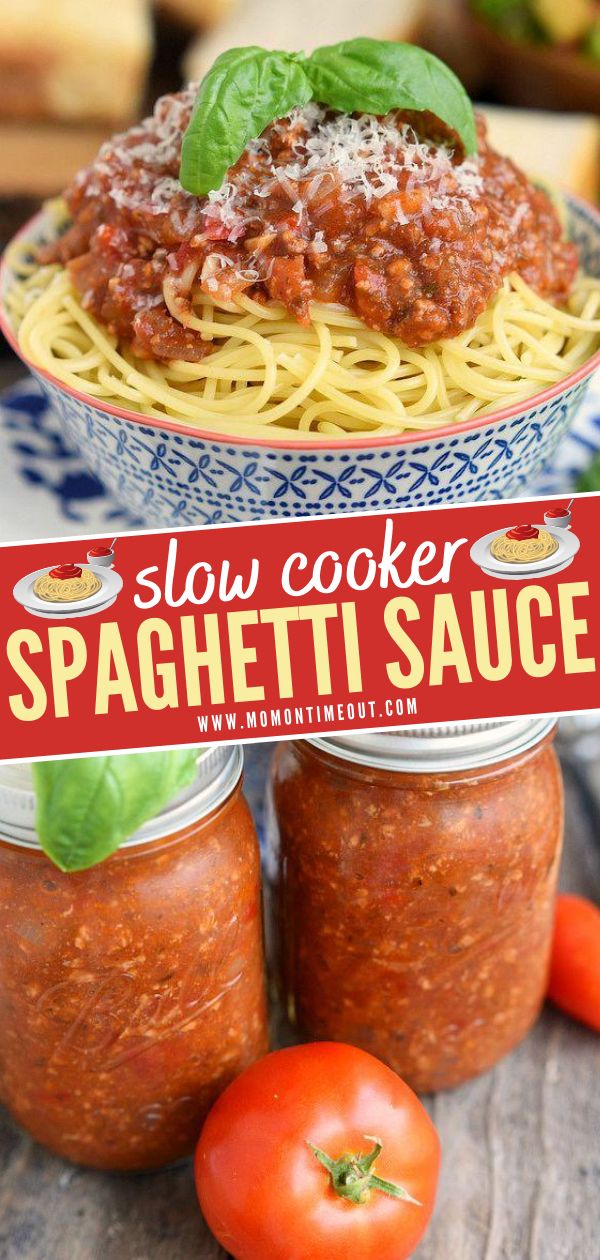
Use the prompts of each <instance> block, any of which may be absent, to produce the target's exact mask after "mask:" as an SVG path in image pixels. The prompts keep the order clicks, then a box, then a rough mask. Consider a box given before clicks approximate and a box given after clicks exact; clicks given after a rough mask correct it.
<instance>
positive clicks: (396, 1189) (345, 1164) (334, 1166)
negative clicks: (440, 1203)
mask: <svg viewBox="0 0 600 1260" xmlns="http://www.w3.org/2000/svg"><path fill="white" fill-rule="evenodd" d="M365 1141H366V1142H373V1143H374V1146H373V1149H372V1151H367V1153H366V1154H364V1155H363V1154H346V1155H340V1158H339V1159H332V1158H331V1156H330V1155H327V1154H326V1152H325V1151H322V1150H320V1149H319V1147H318V1146H313V1144H312V1142H307V1146H309V1147H310V1149H311V1151H312V1153H313V1155H314V1156H315V1158H316V1159H318V1161H319V1163H320V1164H322V1165H323V1168H326V1169H327V1172H328V1173H329V1176H330V1177H331V1186H332V1189H333V1190H334V1191H335V1193H336V1194H337V1195H339V1197H340V1198H341V1199H348V1201H349V1202H350V1203H366V1202H367V1201H368V1199H369V1198H370V1192H371V1191H372V1190H378V1191H379V1193H380V1194H389V1195H391V1197H392V1198H394V1199H405V1200H406V1202H408V1203H414V1204H416V1206H417V1207H422V1206H423V1205H422V1203H420V1202H419V1200H418V1199H413V1196H412V1194H409V1193H408V1190H405V1189H404V1187H403V1186H398V1185H396V1183H395V1182H394V1181H384V1179H383V1178H382V1177H377V1176H376V1174H375V1173H374V1172H373V1171H372V1169H373V1166H374V1164H375V1161H376V1160H377V1159H378V1158H379V1156H380V1155H381V1152H382V1150H383V1146H382V1143H381V1142H380V1141H379V1139H378V1138H369V1137H366V1136H365Z"/></svg>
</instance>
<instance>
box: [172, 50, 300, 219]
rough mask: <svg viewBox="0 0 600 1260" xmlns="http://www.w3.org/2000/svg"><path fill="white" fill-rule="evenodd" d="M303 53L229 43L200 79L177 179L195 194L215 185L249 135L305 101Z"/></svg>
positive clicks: (221, 178) (206, 191)
mask: <svg viewBox="0 0 600 1260" xmlns="http://www.w3.org/2000/svg"><path fill="white" fill-rule="evenodd" d="M304 66H305V58H304V54H303V53H285V52H271V51H268V50H267V49H266V48H256V47H251V48H230V49H229V51H228V52H225V53H222V54H221V56H220V57H217V60H216V61H215V64H214V66H213V67H212V69H211V70H209V72H208V74H207V75H206V76H205V78H204V79H203V80H202V83H201V84H200V89H199V92H198V96H197V98H196V103H195V106H194V111H193V114H192V117H191V119H190V123H189V126H188V129H187V131H186V133H185V136H184V138H183V145H182V150H181V170H180V173H179V179H180V182H181V184H182V185H183V187H184V188H185V189H187V191H188V192H191V193H195V194H196V196H198V197H201V196H203V195H204V194H205V193H208V192H211V190H212V189H215V188H220V187H221V185H222V183H223V180H224V178H225V176H226V174H227V171H228V170H229V168H230V167H231V166H233V165H234V163H235V162H237V160H238V158H239V157H240V156H241V154H242V153H243V151H244V149H245V148H246V145H247V143H248V141H249V140H253V139H255V138H256V137H257V136H260V135H261V133H262V132H263V131H264V129H265V127H267V126H268V124H269V123H271V122H273V121H274V119H276V118H282V117H283V116H284V115H285V114H289V113H290V111H291V110H292V109H294V107H295V106H297V105H300V106H301V105H306V104H307V102H308V101H310V99H311V96H312V89H311V86H310V83H309V81H308V78H307V76H306V73H305V70H304Z"/></svg>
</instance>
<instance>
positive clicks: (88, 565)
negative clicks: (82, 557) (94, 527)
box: [13, 547, 123, 621]
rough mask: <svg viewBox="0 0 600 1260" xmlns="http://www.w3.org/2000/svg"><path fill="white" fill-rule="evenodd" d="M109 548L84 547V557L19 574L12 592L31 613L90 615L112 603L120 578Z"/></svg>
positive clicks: (60, 617) (55, 616) (61, 616)
mask: <svg viewBox="0 0 600 1260" xmlns="http://www.w3.org/2000/svg"><path fill="white" fill-rule="evenodd" d="M113 559H114V551H113V550H112V548H102V547H96V548H92V549H91V550H90V551H88V555H87V560H86V561H77V562H75V563H70V564H58V565H49V566H47V567H46V568H43V569H36V570H35V571H34V572H33V573H27V574H26V576H25V577H23V578H20V580H19V581H18V582H17V583H16V585H15V587H14V589H13V595H14V597H15V599H16V601H17V603H18V604H21V606H22V607H23V608H25V610H26V611H27V612H28V613H31V616H32V617H47V618H50V619H55V620H56V619H58V620H63V619H65V620H66V619H68V620H69V621H70V620H71V619H72V618H74V617H91V616H93V614H94V613H100V612H104V611H105V610H106V609H107V608H110V606H111V604H114V602H115V600H116V598H117V596H118V595H119V593H120V591H121V590H122V589H123V579H122V577H121V576H120V574H118V573H116V572H115V570H114V568H113V567H112V560H113Z"/></svg>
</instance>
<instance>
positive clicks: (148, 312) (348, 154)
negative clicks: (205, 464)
mask: <svg viewBox="0 0 600 1260" xmlns="http://www.w3.org/2000/svg"><path fill="white" fill-rule="evenodd" d="M194 95H195V94H194V90H193V89H187V90H186V91H184V92H181V93H178V94H176V95H172V96H167V97H163V98H162V99H161V100H160V101H159V102H158V103H157V106H156V109H155V112H154V115H153V116H152V117H150V118H148V119H146V120H145V121H144V122H142V123H141V124H139V125H138V126H136V127H134V128H132V129H131V130H130V131H129V132H127V133H125V134H123V135H121V136H117V137H116V138H115V139H113V140H111V141H109V142H107V143H106V144H105V145H104V146H103V148H102V149H101V151H100V153H99V156H98V158H97V159H96V161H95V162H94V163H93V164H92V166H90V167H89V168H88V169H87V170H85V171H83V172H82V173H81V174H80V175H79V176H77V177H76V179H75V181H74V183H73V184H72V186H71V188H70V189H69V191H68V193H67V204H68V207H69V211H70V214H71V217H72V226H71V227H69V229H68V230H67V231H66V233H65V234H64V235H63V236H62V238H61V239H60V240H59V241H58V242H57V243H55V244H53V245H51V246H49V247H47V248H46V249H45V251H44V252H43V255H42V257H43V259H44V260H45V261H61V262H63V263H67V264H68V266H69V269H70V272H71V276H72V279H73V283H74V285H75V287H76V288H77V290H78V292H79V293H80V295H81V298H82V301H83V304H84V306H85V308H86V309H87V310H89V311H90V312H92V314H93V315H94V316H96V318H97V319H98V320H99V321H101V322H102V323H103V324H104V325H106V326H107V327H108V329H109V330H110V331H111V332H112V333H113V334H114V335H115V336H116V337H118V338H119V339H120V340H122V341H125V342H128V343H130V344H131V346H132V349H133V351H134V353H135V354H137V355H138V356H141V357H147V358H154V359H158V360H169V359H173V358H183V359H187V360H197V359H200V358H202V357H203V356H204V355H205V354H206V353H208V352H209V350H210V346H209V345H208V344H207V343H206V342H203V341H202V340H201V338H200V336H199V334H198V333H197V332H195V331H194V330H192V329H189V328H187V327H185V326H184V323H182V322H181V319H180V318H178V315H179V311H177V310H175V311H173V304H172V303H171V304H170V306H171V310H169V309H168V307H167V305H166V303H165V300H164V297H163V284H164V282H165V280H166V279H167V278H169V277H170V278H171V279H172V280H174V281H175V282H176V288H177V290H178V294H179V301H180V302H181V303H183V306H181V308H180V309H181V310H183V311H185V309H186V303H189V299H190V295H191V291H192V288H194V289H195V291H196V293H197V291H198V289H200V290H201V291H203V292H204V293H206V294H207V295H208V296H209V297H212V298H214V299H216V300H223V301H226V302H227V301H231V300H232V299H235V298H236V297H237V296H238V295H239V294H240V293H241V292H246V293H248V294H249V295H250V296H251V297H253V298H255V299H258V300H259V301H265V300H271V299H273V300H278V301H280V302H282V303H283V304H284V306H285V307H286V308H287V310H288V311H289V312H290V314H291V315H292V316H293V317H294V318H295V319H297V320H298V321H299V322H300V323H302V324H307V323H308V322H309V321H310V303H311V301H320V302H336V303H341V304H343V305H344V306H345V307H347V308H348V309H350V310H351V311H353V312H354V313H355V314H356V315H358V316H359V317H360V319H361V320H362V321H363V322H364V323H365V324H366V325H368V326H369V327H371V328H374V329H377V330H379V331H382V332H385V333H389V334H392V335H394V336H396V337H398V338H400V339H401V340H403V341H404V342H405V343H407V344H408V345H409V346H419V345H425V344H427V343H428V342H431V341H434V340H438V339H439V338H444V337H452V336H455V335H456V334H458V333H460V332H462V331H463V330H465V329H468V328H470V327H472V325H473V324H474V323H475V321H476V319H477V317H478V315H479V314H480V313H481V312H482V311H484V310H485V308H486V306H487V305H488V303H489V301H490V299H491V298H492V297H493V295H494V294H495V293H496V291H497V290H498V288H499V287H500V285H501V282H502V279H503V277H504V276H506V275H507V274H508V273H510V272H511V271H513V270H516V271H518V272H519V273H520V275H521V276H522V277H523V279H524V280H525V281H526V282H527V283H528V284H530V285H531V286H532V287H533V288H534V289H536V290H537V292H538V293H540V294H541V295H543V296H545V297H546V298H548V299H549V300H550V301H552V302H555V303H561V302H563V301H564V300H565V299H566V297H567V296H568V293H569V290H570V287H571V284H572V281H573V279H574V276H575V272H576V269H577V255H576V250H575V247H574V246H573V245H571V244H569V243H567V241H565V239H564V238H563V235H562V230H561V225H560V222H559V219H558V216H557V214H556V212H555V210H554V207H553V205H552V203H551V201H550V199H549V197H548V196H547V195H546V193H545V192H543V191H542V190H540V189H538V188H535V187H534V186H533V185H532V184H531V183H530V182H529V181H528V180H527V178H526V177H525V175H524V174H522V173H521V172H520V171H519V170H518V169H517V167H515V166H514V165H513V163H512V162H510V161H509V160H508V159H507V158H504V157H501V156H500V155H499V154H497V153H496V152H494V150H493V149H492V148H491V147H490V146H489V145H488V143H487V140H486V135H485V125H484V123H483V121H481V120H479V122H478V132H479V153H478V156H477V157H476V158H474V159H468V160H462V155H461V153H460V152H455V151H453V149H452V147H451V143H450V139H449V137H448V136H447V135H446V136H445V135H444V134H443V131H442V129H441V124H439V122H437V121H436V119H434V118H433V117H432V116H431V115H411V114H406V113H393V114H389V115H387V116H386V117H384V118H375V117H371V116H348V115H345V114H339V113H336V112H335V111H331V110H329V111H327V110H325V109H323V108H322V107H320V106H318V105H308V106H305V107H304V109H303V110H297V111H294V112H293V113H292V114H291V115H290V116H289V117H288V118H286V119H283V120H280V121H278V122H276V123H273V124H272V125H271V126H269V127H268V128H267V129H266V131H265V132H264V133H263V135H262V136H261V137H260V138H259V139H258V140H256V141H251V142H250V143H249V145H248V146H247V149H246V150H245V152H244V154H243V155H242V157H241V158H240V159H239V161H238V162H237V164H236V165H235V166H234V167H233V168H232V169H231V170H230V172H229V175H228V179H227V181H226V183H225V184H224V186H223V188H222V189H220V190H219V191H218V192H215V193H211V194H209V196H208V197H202V198H197V197H194V196H192V195H191V194H189V193H187V192H185V191H184V190H183V188H182V187H181V185H180V184H179V182H178V171H179V161H180V152H181V141H182V137H183V133H184V131H185V128H186V126H187V123H188V121H189V118H190V114H191V109H192V105H193V101H194ZM187 309H189V305H188V307H187Z"/></svg>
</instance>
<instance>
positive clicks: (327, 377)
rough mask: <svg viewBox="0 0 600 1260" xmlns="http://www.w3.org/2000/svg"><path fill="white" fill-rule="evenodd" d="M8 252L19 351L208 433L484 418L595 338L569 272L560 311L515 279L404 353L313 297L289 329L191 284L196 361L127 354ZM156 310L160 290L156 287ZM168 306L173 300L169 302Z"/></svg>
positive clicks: (257, 307)
mask: <svg viewBox="0 0 600 1260" xmlns="http://www.w3.org/2000/svg"><path fill="white" fill-rule="evenodd" d="M19 252H20V257H19V256H18V255H16V254H15V253H13V258H12V260H11V262H12V267H13V275H14V279H13V282H12V284H11V285H10V286H9V289H8V293H7V297H6V306H7V309H8V312H9V315H10V316H11V318H12V321H13V324H14V327H15V329H16V330H17V331H18V338H19V344H20V347H21V350H22V352H23V354H24V356H25V358H26V359H28V360H29V361H30V362H31V363H33V364H34V365H35V366H37V367H39V368H41V369H43V370H45V371H47V372H48V373H49V374H50V375H51V376H53V377H55V378H56V379H57V380H59V381H62V382H64V383H65V384H66V385H69V386H71V387H72V388H74V389H77V390H79V391H81V392H82V393H84V394H88V395H89V396H90V397H91V398H93V399H96V400H97V401H98V402H99V403H100V404H102V403H110V404H113V405H115V406H118V407H124V408H127V409H129V410H132V411H137V412H140V413H142V414H143V415H147V416H153V417H156V418H161V417H169V418H174V419H177V420H180V421H182V422H186V423H189V424H190V425H192V426H195V427H198V428H202V429H204V430H210V431H212V432H215V433H220V434H232V435H242V436H247V437H265V436H268V434H269V432H271V433H273V434H275V433H277V432H278V431H279V432H281V431H283V432H284V433H285V436H286V438H290V437H293V436H294V435H297V437H298V438H299V439H302V438H307V437H314V439H315V441H319V439H323V438H327V437H328V436H330V435H335V436H341V435H343V434H353V433H354V434H357V435H360V434H363V433H372V434H377V435H380V436H382V435H385V434H390V435H393V434H399V433H402V432H405V431H407V430H413V431H418V430H423V431H427V430H430V429H435V428H437V427H438V426H440V425H443V424H448V423H451V422H452V421H462V420H468V419H472V418H474V417H477V416H479V415H485V414H486V413H488V412H491V411H493V410H495V409H497V408H498V407H499V406H509V405H510V404H512V403H515V402H519V401H521V400H523V399H526V398H528V397H530V396H531V395H532V394H535V393H538V392H539V391H541V390H543V389H545V388H546V387H547V386H549V385H552V384H554V383H555V382H557V381H560V380H561V379H562V378H563V377H565V376H567V375H568V374H569V373H570V372H572V371H574V370H575V369H576V368H578V367H579V366H580V365H581V364H583V363H584V362H585V361H586V360H587V359H588V358H589V357H590V356H591V355H592V354H593V353H594V350H595V349H596V347H597V346H598V344H600V286H599V285H598V283H597V282H596V281H594V280H592V279H589V278H580V279H579V280H578V281H577V282H576V284H575V286H574V289H573V292H572V294H571V296H570V298H569V300H568V304H567V306H566V307H564V308H558V307H556V306H554V305H552V304H551V303H549V302H547V301H545V300H544V299H543V298H540V297H539V296H538V295H537V294H536V293H535V292H534V291H533V290H532V289H531V288H530V286H529V285H527V284H526V283H525V282H524V280H522V278H521V277H520V276H519V275H517V274H516V273H513V274H512V275H511V276H510V277H508V278H506V279H505V280H504V281H503V284H502V287H501V288H500V290H499V292H498V293H497V295H496V296H495V298H494V299H493V301H492V302H491V303H490V305H489V306H488V308H487V310H486V311H484V313H483V314H482V315H480V316H479V318H478V320H477V322H476V323H475V325H474V327H473V328H471V329H469V330H468V331H466V332H464V333H461V334H460V335H459V336H457V337H453V338H449V339H447V340H445V341H440V342H438V343H435V342H434V343H433V344H431V345H427V346H423V347H420V348H416V349H411V348H409V347H408V346H405V345H403V344H402V343H401V342H400V341H399V340H398V339H396V338H394V337H391V336H389V335H387V334H385V333H379V332H376V331H374V330H373V329H370V328H367V327H366V326H365V325H364V324H363V323H362V321H361V320H359V319H358V318H357V317H356V316H355V315H353V314H352V313H351V312H350V311H348V310H344V309H343V308H341V307H338V306H333V305H326V304H323V303H314V304H313V305H312V307H311V317H312V323H311V325H310V326H309V327H303V326H301V325H299V324H298V323H297V322H296V321H295V320H294V319H293V318H292V317H290V315H289V314H288V313H287V312H286V310H285V308H284V307H283V306H281V305H280V304H277V303H270V304H268V305H265V304H263V303H258V302H256V301H253V300H252V299H251V298H249V297H247V296H243V295H242V296H240V298H239V299H238V302H237V303H233V302H230V303H222V302H216V301H214V300H212V299H210V298H208V297H207V296H206V294H204V293H202V292H198V293H197V294H196V295H195V296H194V301H193V304H192V307H191V309H190V311H189V312H188V313H186V314H184V315H183V316H182V319H183V321H184V323H185V326H186V327H187V328H190V329H192V330H193V331H194V332H196V333H197V334H198V335H199V336H200V337H201V338H202V339H203V341H205V342H207V343H208V345H209V346H210V347H211V352H210V353H209V354H207V355H206V357H204V358H202V359H200V360H199V361H198V362H185V361H182V360H175V361H173V362H171V363H161V362H153V361H152V360H147V359H141V358H136V357H135V356H134V355H133V354H132V353H131V351H130V350H129V349H128V348H127V347H125V346H120V345H119V344H118V343H117V340H116V338H115V337H113V336H111V335H110V334H109V333H108V332H107V330H106V329H105V328H103V327H102V326H101V324H99V323H98V321H97V320H96V319H94V317H93V316H91V315H90V314H89V313H88V312H87V311H85V310H84V308H83V306H82V304H81V300H80V298H79V296H78V294H77V292H76V290H75V288H74V286H73V284H72V282H71V280H70V278H69V274H68V272H67V271H66V269H65V268H63V267H61V266H59V265H52V266H48V267H39V266H38V265H37V264H36V263H35V262H34V261H32V258H31V249H30V248H29V249H27V248H23V247H21V249H20V251H19ZM165 299H166V302H167V304H169V302H172V297H171V296H170V295H169V292H168V290H167V292H166V294H165ZM173 309H174V310H175V309H176V304H175V305H174V306H173Z"/></svg>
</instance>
